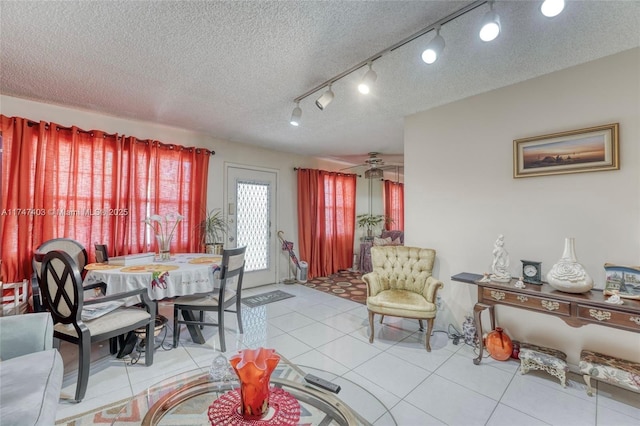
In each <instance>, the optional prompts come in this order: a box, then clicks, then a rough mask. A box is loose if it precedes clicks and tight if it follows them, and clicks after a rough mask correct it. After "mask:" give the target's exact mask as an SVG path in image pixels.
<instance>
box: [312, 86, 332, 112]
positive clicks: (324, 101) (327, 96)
mask: <svg viewBox="0 0 640 426" xmlns="http://www.w3.org/2000/svg"><path fill="white" fill-rule="evenodd" d="M332 100H333V90H331V84H329V88H328V89H327V91H326V92H324V93H323V94H322V96H320V97H319V98H318V99H317V100H316V106H317V107H318V108H320V110H323V109H325V108H326V107H327V105H329V104H330V103H331V101H332Z"/></svg>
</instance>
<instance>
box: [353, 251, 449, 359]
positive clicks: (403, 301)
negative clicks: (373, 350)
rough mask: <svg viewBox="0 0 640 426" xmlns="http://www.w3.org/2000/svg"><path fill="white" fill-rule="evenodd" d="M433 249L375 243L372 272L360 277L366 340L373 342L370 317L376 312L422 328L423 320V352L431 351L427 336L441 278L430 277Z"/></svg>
mask: <svg viewBox="0 0 640 426" xmlns="http://www.w3.org/2000/svg"><path fill="white" fill-rule="evenodd" d="M435 258H436V251H435V250H433V249H425V248H418V247H407V246H376V247H372V248H371V261H372V263H373V272H370V273H368V274H365V275H363V276H362V279H363V280H364V282H365V283H367V309H368V310H369V328H370V331H371V335H370V336H369V342H371V343H373V317H374V316H375V314H380V315H381V318H380V323H382V320H383V319H384V316H385V315H391V316H394V317H403V318H414V319H417V320H418V321H419V323H420V330H424V326H423V324H422V320H423V319H426V320H427V324H428V328H427V335H426V341H427V343H426V346H427V351H428V352H431V345H430V343H429V338H430V336H431V331H432V330H433V322H434V319H435V317H436V312H437V307H436V303H435V302H436V293H437V292H438V289H440V288H442V286H443V284H442V281H439V280H437V279H435V278H433V277H432V276H431V271H432V269H433V262H434V260H435Z"/></svg>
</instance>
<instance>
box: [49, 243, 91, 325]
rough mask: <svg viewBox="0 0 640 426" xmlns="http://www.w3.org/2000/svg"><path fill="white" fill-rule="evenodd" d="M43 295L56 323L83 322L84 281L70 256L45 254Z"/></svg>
mask: <svg viewBox="0 0 640 426" xmlns="http://www.w3.org/2000/svg"><path fill="white" fill-rule="evenodd" d="M40 291H41V292H42V293H43V295H44V301H45V305H46V307H47V309H48V310H49V312H50V313H51V316H52V317H53V322H54V323H63V324H71V323H76V322H79V321H80V314H81V312H82V304H83V297H84V294H83V288H82V277H81V276H80V270H79V269H78V265H77V264H76V262H75V261H74V260H73V258H72V257H71V256H70V255H69V254H68V253H66V252H64V251H62V250H53V251H49V252H48V253H47V254H45V256H44V260H43V261H42V277H41V285H40Z"/></svg>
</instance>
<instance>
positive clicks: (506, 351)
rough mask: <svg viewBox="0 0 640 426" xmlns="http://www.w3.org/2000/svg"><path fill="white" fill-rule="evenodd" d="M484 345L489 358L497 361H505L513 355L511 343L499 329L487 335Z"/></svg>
mask: <svg viewBox="0 0 640 426" xmlns="http://www.w3.org/2000/svg"><path fill="white" fill-rule="evenodd" d="M484 345H485V347H486V348H487V351H488V352H489V355H491V358H493V359H497V360H498V361H506V360H507V359H509V357H511V354H512V353H513V342H512V341H511V338H510V337H509V336H507V333H505V332H504V331H503V330H502V328H500V327H496V329H495V330H493V331H492V332H490V333H489V334H487V337H486V338H485V342H484Z"/></svg>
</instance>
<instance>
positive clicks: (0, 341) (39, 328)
mask: <svg viewBox="0 0 640 426" xmlns="http://www.w3.org/2000/svg"><path fill="white" fill-rule="evenodd" d="M0 326H1V327H0V328H1V329H2V332H0V359H2V360H3V361H6V360H8V359H11V358H15V357H17V356H21V355H26V354H30V353H32V352H38V351H44V350H47V349H51V348H52V347H53V321H52V319H51V315H49V313H48V312H41V313H35V314H27V315H14V316H10V317H2V319H0Z"/></svg>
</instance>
